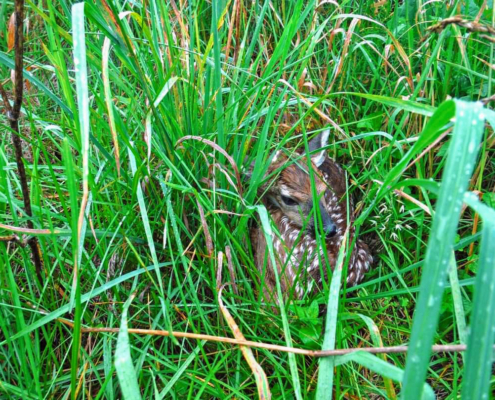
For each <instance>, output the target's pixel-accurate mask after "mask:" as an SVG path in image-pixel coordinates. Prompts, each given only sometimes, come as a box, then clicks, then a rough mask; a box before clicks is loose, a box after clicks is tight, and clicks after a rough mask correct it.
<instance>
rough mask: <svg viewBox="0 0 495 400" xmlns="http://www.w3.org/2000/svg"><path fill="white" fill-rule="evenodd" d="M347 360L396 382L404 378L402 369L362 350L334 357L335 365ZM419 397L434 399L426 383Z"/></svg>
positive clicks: (431, 390) (425, 399) (424, 399)
mask: <svg viewBox="0 0 495 400" xmlns="http://www.w3.org/2000/svg"><path fill="white" fill-rule="evenodd" d="M349 361H354V362H356V363H358V364H359V365H362V366H363V367H365V368H368V369H369V370H371V371H373V372H376V373H377V374H379V375H380V376H383V377H385V378H388V379H392V380H393V381H396V382H402V381H403V379H404V371H403V370H401V369H400V368H398V367H396V366H395V365H392V364H389V363H388V362H386V361H384V360H382V359H380V358H378V357H377V356H375V355H373V354H370V353H365V352H364V351H356V352H354V353H349V354H346V355H345V356H338V357H335V366H338V365H343V364H345V363H348V362H349ZM420 398H421V399H422V400H430V399H435V394H434V392H433V389H432V388H431V387H430V385H428V384H427V383H425V384H423V395H422V397H420Z"/></svg>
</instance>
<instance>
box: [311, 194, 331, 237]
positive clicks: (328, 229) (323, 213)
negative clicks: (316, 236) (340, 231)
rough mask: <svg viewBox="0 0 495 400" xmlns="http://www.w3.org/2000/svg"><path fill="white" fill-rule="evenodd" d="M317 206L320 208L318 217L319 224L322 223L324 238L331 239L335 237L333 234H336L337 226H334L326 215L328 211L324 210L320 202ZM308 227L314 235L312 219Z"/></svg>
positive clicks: (314, 225)
mask: <svg viewBox="0 0 495 400" xmlns="http://www.w3.org/2000/svg"><path fill="white" fill-rule="evenodd" d="M318 205H319V208H320V215H321V223H322V227H323V232H324V233H325V236H326V237H327V238H331V237H332V236H335V234H336V233H337V226H336V225H335V223H334V222H333V220H332V218H331V217H330V215H329V214H328V211H327V210H326V208H325V206H324V205H323V203H322V202H321V201H320V202H319V204H318ZM310 227H311V230H312V231H313V233H316V224H315V221H314V218H311V222H310Z"/></svg>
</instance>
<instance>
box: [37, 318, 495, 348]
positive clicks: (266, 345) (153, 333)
mask: <svg viewBox="0 0 495 400" xmlns="http://www.w3.org/2000/svg"><path fill="white" fill-rule="evenodd" d="M43 314H45V312H43ZM57 321H59V322H61V323H63V324H65V325H67V326H69V327H71V328H73V327H74V324H73V323H72V322H71V321H68V320H66V319H64V318H57ZM119 331H120V328H87V327H81V332H82V333H119ZM127 331H128V332H129V333H134V334H136V335H148V336H171V335H173V336H174V337H181V338H187V339H197V340H208V341H211V342H221V343H230V344H233V345H240V346H248V347H256V348H259V349H266V350H270V351H281V352H284V353H294V354H299V355H303V356H309V357H329V356H342V355H345V354H349V353H354V352H357V351H364V352H366V353H371V354H392V353H394V354H396V353H407V351H408V346H389V347H354V348H350V349H336V350H306V349H300V348H297V347H286V346H279V345H276V344H269V343H262V342H253V341H251V340H238V339H233V338H228V337H224V336H212V335H204V334H200V333H189V332H170V331H161V330H156V329H133V328H129V329H128V330H127ZM493 349H494V350H495V346H493ZM431 351H432V352H433V353H450V352H461V351H466V345H465V344H436V345H433V346H432V348H431Z"/></svg>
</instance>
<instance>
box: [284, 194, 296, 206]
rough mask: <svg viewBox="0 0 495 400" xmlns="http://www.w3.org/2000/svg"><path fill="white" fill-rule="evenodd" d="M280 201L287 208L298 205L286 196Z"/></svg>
mask: <svg viewBox="0 0 495 400" xmlns="http://www.w3.org/2000/svg"><path fill="white" fill-rule="evenodd" d="M282 201H283V202H284V203H285V205H287V206H297V205H298V204H299V203H298V202H297V201H296V200H294V199H292V198H290V197H287V196H282Z"/></svg>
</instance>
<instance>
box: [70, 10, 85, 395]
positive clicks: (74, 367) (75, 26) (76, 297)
mask: <svg viewBox="0 0 495 400" xmlns="http://www.w3.org/2000/svg"><path fill="white" fill-rule="evenodd" d="M72 30H73V34H72V35H73V40H74V65H75V72H76V91H77V103H78V111H79V127H80V140H81V155H82V164H83V167H82V170H83V176H82V181H83V192H84V194H85V195H86V199H87V195H88V178H89V166H88V163H89V161H88V159H89V131H90V128H89V96H88V71H87V67H86V34H85V28H84V3H77V4H74V5H73V6H72ZM83 196H84V195H83ZM85 208H86V204H85V203H84V201H83V202H82V204H81V209H80V210H79V221H78V226H77V229H78V235H77V236H78V252H77V256H76V257H75V258H74V263H75V265H74V279H73V284H72V290H71V303H72V301H74V305H75V313H74V333H73V344H72V361H71V397H72V398H73V399H75V398H76V395H77V393H76V388H77V376H78V365H79V351H80V343H81V323H82V304H81V282H80V278H79V277H80V274H81V271H80V269H81V257H82V252H83V248H84V247H83V245H84V235H83V226H82V225H83V222H84V221H83V219H84V212H85ZM74 211H75V210H73V212H74Z"/></svg>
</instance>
